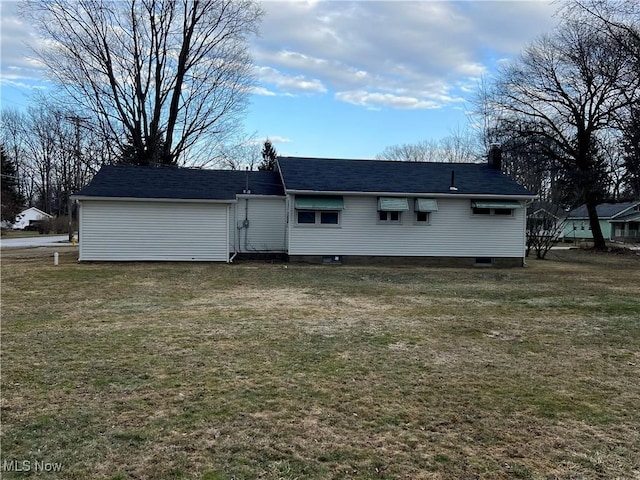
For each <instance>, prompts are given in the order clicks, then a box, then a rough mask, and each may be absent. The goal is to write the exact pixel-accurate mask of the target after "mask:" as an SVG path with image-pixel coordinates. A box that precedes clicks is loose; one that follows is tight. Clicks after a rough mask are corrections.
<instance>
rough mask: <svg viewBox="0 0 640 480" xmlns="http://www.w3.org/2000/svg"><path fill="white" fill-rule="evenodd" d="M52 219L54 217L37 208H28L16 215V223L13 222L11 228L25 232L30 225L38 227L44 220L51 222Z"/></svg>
mask: <svg viewBox="0 0 640 480" xmlns="http://www.w3.org/2000/svg"><path fill="white" fill-rule="evenodd" d="M50 218H53V216H52V215H49V214H48V213H46V212H43V211H42V210H40V209H38V208H36V207H31V208H27V209H26V210H23V211H22V212H20V213H19V214H18V215H16V221H15V222H13V225H12V227H11V228H13V229H14V230H24V229H25V228H27V227H28V226H30V225H37V224H38V223H40V222H42V221H43V220H49V219H50Z"/></svg>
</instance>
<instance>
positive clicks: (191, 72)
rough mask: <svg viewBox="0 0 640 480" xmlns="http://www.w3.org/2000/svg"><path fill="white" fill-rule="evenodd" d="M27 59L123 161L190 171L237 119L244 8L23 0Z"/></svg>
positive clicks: (150, 0) (158, 1) (244, 57)
mask: <svg viewBox="0 0 640 480" xmlns="http://www.w3.org/2000/svg"><path fill="white" fill-rule="evenodd" d="M24 13H25V15H26V16H28V17H29V18H30V19H31V20H32V21H33V22H34V24H35V25H36V26H37V28H38V30H39V32H40V33H41V34H42V36H43V37H44V38H45V39H46V40H48V43H47V45H48V47H45V48H41V49H39V50H37V51H36V54H37V55H38V57H39V58H40V60H41V61H42V62H43V63H44V65H45V66H46V67H47V70H48V72H49V73H50V75H51V76H52V78H53V79H54V80H55V81H56V82H57V83H58V84H59V85H60V86H62V87H63V90H64V92H65V93H66V94H67V95H68V97H69V98H70V100H72V101H73V102H75V103H76V104H77V105H78V106H80V107H81V109H83V110H86V111H87V112H91V114H92V115H93V116H95V118H96V119H97V123H98V125H99V127H100V130H101V131H102V133H103V135H104V138H105V139H107V141H109V142H111V144H112V145H113V146H115V147H116V149H117V151H118V152H119V153H120V155H122V156H124V157H125V160H127V161H129V162H131V163H138V164H152V163H162V164H175V163H178V162H182V163H195V162H197V161H200V160H202V159H197V158H194V157H195V154H194V152H195V151H199V152H201V151H202V149H201V148H198V147H199V145H198V144H199V143H201V142H204V141H207V140H210V139H212V138H213V139H215V140H211V142H212V143H215V144H219V143H220V138H222V137H225V136H227V135H229V134H231V133H233V131H234V130H235V128H236V127H237V119H238V116H239V115H240V114H241V113H243V111H244V108H245V105H246V97H247V93H248V91H249V87H250V86H251V85H252V81H253V78H252V74H251V71H252V64H251V60H250V57H249V55H248V47H247V38H248V36H249V35H250V34H252V33H256V31H257V28H258V25H259V21H260V18H261V15H262V10H261V9H260V7H259V6H258V4H256V3H255V2H253V1H252V0H182V1H178V0H117V1H112V0H26V5H25V8H24Z"/></svg>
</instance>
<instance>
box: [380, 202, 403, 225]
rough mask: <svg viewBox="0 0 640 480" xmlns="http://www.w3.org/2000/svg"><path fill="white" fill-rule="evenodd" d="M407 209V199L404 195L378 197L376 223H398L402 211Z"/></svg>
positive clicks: (400, 220)
mask: <svg viewBox="0 0 640 480" xmlns="http://www.w3.org/2000/svg"><path fill="white" fill-rule="evenodd" d="M408 210H409V199H408V198H406V197H378V223H379V224H383V225H387V224H400V223H402V212H405V211H408Z"/></svg>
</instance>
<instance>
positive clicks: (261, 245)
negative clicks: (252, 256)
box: [230, 196, 287, 253]
mask: <svg viewBox="0 0 640 480" xmlns="http://www.w3.org/2000/svg"><path fill="white" fill-rule="evenodd" d="M232 217H233V219H232V221H231V222H230V228H233V232H232V233H230V238H231V239H232V240H231V249H232V251H235V252H241V253H266V252H278V253H281V252H286V244H285V234H286V222H287V212H286V208H285V199H284V197H274V198H268V197H260V196H254V197H251V196H246V197H245V196H240V197H239V198H238V203H236V204H235V205H234V214H233V215H232ZM245 218H246V219H247V220H248V226H246V227H245V226H243V227H242V228H241V229H238V225H244V220H245ZM233 242H235V244H234V243H233Z"/></svg>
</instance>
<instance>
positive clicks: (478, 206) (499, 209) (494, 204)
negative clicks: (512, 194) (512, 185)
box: [471, 200, 522, 217]
mask: <svg viewBox="0 0 640 480" xmlns="http://www.w3.org/2000/svg"><path fill="white" fill-rule="evenodd" d="M520 208H522V205H521V204H520V202H516V201H512V200H473V201H472V202H471V209H472V211H473V214H474V215H500V216H505V217H510V216H512V215H513V212H514V210H517V209H520Z"/></svg>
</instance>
